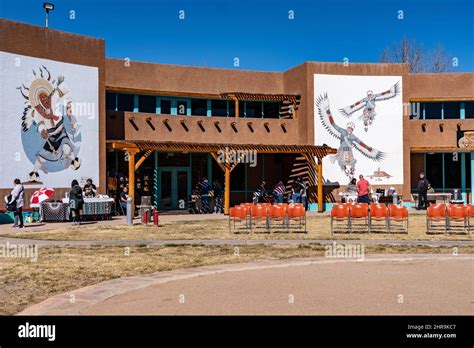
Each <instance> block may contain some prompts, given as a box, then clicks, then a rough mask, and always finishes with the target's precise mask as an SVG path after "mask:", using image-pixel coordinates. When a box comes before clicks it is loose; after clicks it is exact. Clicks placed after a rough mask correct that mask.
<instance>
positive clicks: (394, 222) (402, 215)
mask: <svg viewBox="0 0 474 348" xmlns="http://www.w3.org/2000/svg"><path fill="white" fill-rule="evenodd" d="M388 231H389V232H390V233H391V232H393V231H398V232H404V233H408V208H407V207H405V206H403V205H401V204H389V205H388Z"/></svg>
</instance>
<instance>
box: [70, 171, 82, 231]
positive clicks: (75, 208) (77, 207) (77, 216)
mask: <svg viewBox="0 0 474 348" xmlns="http://www.w3.org/2000/svg"><path fill="white" fill-rule="evenodd" d="M83 205H84V198H83V196H82V189H81V186H79V183H78V182H77V180H75V179H74V180H73V181H72V183H71V191H69V208H70V209H71V215H72V224H73V225H80V224H81V209H82V206H83Z"/></svg>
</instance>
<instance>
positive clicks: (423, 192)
mask: <svg viewBox="0 0 474 348" xmlns="http://www.w3.org/2000/svg"><path fill="white" fill-rule="evenodd" d="M429 188H430V183H429V181H428V180H427V179H426V178H425V173H420V179H418V184H417V185H416V190H417V191H418V207H417V208H416V209H417V210H420V209H426V208H428V206H429V205H430V203H429V202H428V189H429Z"/></svg>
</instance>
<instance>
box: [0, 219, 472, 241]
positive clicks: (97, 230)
mask: <svg viewBox="0 0 474 348" xmlns="http://www.w3.org/2000/svg"><path fill="white" fill-rule="evenodd" d="M260 232H263V230H262V229H260ZM4 236H8V237H15V238H26V239H44V240H65V241H69V240H82V241H84V240H98V241H100V240H137V241H138V240H170V239H177V240H191V239H240V240H244V239H247V240H248V239H253V240H255V239H256V240H260V239H336V240H340V239H353V240H359V239H394V240H408V239H413V240H472V239H471V238H469V236H467V235H462V234H448V235H445V234H436V235H427V234H426V221H425V216H424V215H410V224H409V231H408V234H397V233H392V234H388V233H371V234H368V233H352V234H349V233H337V234H334V235H331V229H330V218H329V216H327V215H324V216H309V217H308V233H307V234H305V233H294V232H293V233H288V232H284V231H275V232H273V233H258V231H257V232H254V233H236V234H230V233H229V225H228V221H227V220H222V219H220V220H199V221H176V222H165V223H163V224H162V225H160V227H155V226H142V225H135V226H128V225H100V224H94V225H87V226H79V227H68V228H60V229H54V226H52V229H51V230H36V231H35V230H33V231H31V230H30V231H28V229H26V230H20V231H16V232H9V233H7V234H4Z"/></svg>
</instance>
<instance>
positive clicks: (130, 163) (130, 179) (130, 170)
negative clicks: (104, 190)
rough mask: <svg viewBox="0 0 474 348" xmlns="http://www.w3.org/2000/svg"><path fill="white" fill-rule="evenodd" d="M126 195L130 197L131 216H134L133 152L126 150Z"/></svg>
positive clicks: (134, 152)
mask: <svg viewBox="0 0 474 348" xmlns="http://www.w3.org/2000/svg"><path fill="white" fill-rule="evenodd" d="M127 153H128V195H129V196H130V197H131V198H132V217H133V216H135V154H136V151H134V150H128V151H127Z"/></svg>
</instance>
